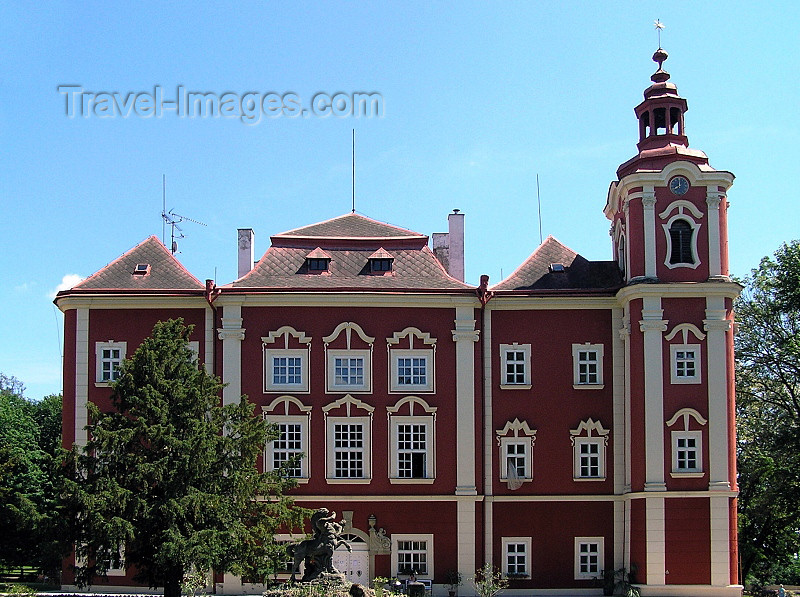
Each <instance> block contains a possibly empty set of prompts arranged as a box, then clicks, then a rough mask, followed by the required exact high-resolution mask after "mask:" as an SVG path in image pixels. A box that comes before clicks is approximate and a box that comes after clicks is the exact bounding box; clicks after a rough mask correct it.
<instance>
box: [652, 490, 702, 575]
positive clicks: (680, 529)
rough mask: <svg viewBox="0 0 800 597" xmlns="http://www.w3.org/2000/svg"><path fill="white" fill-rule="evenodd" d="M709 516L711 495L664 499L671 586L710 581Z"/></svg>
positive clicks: (666, 558) (667, 565) (666, 557)
mask: <svg viewBox="0 0 800 597" xmlns="http://www.w3.org/2000/svg"><path fill="white" fill-rule="evenodd" d="M710 516H711V511H710V506H709V501H708V498H705V497H698V498H668V499H666V500H664V524H665V531H666V553H665V564H666V569H667V570H668V571H669V574H667V575H666V580H667V584H668V585H682V584H685V585H702V584H710V583H711V521H710Z"/></svg>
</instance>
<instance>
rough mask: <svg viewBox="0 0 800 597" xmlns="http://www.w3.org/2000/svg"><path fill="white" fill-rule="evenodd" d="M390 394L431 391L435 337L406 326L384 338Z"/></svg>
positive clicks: (432, 385) (433, 377) (433, 382)
mask: <svg viewBox="0 0 800 597" xmlns="http://www.w3.org/2000/svg"><path fill="white" fill-rule="evenodd" d="M386 350H387V351H388V356H389V391H390V392H391V393H404V394H405V393H408V392H417V393H419V392H434V391H435V379H436V376H435V357H436V338H432V337H431V335H430V334H429V333H426V332H422V331H421V330H419V329H418V328H415V327H407V328H405V329H404V330H403V331H402V332H395V333H394V335H392V337H391V338H387V339H386Z"/></svg>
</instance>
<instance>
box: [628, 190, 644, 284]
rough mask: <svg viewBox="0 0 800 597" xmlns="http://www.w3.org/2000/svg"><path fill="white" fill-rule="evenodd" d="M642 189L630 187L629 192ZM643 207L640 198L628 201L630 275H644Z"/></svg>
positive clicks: (639, 191) (632, 276)
mask: <svg viewBox="0 0 800 597" xmlns="http://www.w3.org/2000/svg"><path fill="white" fill-rule="evenodd" d="M641 192H642V189H641V188H637V189H631V191H630V194H633V193H641ZM643 218H644V209H643V208H642V200H641V199H632V200H631V201H630V203H628V227H627V231H628V246H629V251H630V263H629V270H630V277H631V278H634V277H636V276H644V234H643V231H644V225H643V222H644V220H643Z"/></svg>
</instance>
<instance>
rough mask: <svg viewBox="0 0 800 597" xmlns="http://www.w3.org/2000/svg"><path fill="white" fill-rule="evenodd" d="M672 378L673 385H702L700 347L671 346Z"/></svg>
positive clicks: (694, 345) (696, 345)
mask: <svg viewBox="0 0 800 597" xmlns="http://www.w3.org/2000/svg"><path fill="white" fill-rule="evenodd" d="M669 349H670V356H671V361H672V363H671V367H670V377H671V381H672V383H673V384H695V383H700V381H701V378H700V345H699V344H671V345H670V347H669Z"/></svg>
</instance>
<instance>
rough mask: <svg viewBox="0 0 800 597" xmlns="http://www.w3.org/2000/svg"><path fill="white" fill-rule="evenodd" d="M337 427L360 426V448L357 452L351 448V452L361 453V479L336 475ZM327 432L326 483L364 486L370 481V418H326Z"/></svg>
mask: <svg viewBox="0 0 800 597" xmlns="http://www.w3.org/2000/svg"><path fill="white" fill-rule="evenodd" d="M337 425H361V429H362V446H361V448H360V449H359V450H356V449H354V448H351V450H352V451H360V452H361V467H362V472H363V476H361V477H338V476H337V475H336V452H337V448H336V426H337ZM326 431H327V442H326V446H327V458H326V460H327V476H326V480H327V482H328V483H356V484H364V483H370V481H372V418H371V417H369V416H367V417H328V418H327V421H326Z"/></svg>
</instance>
